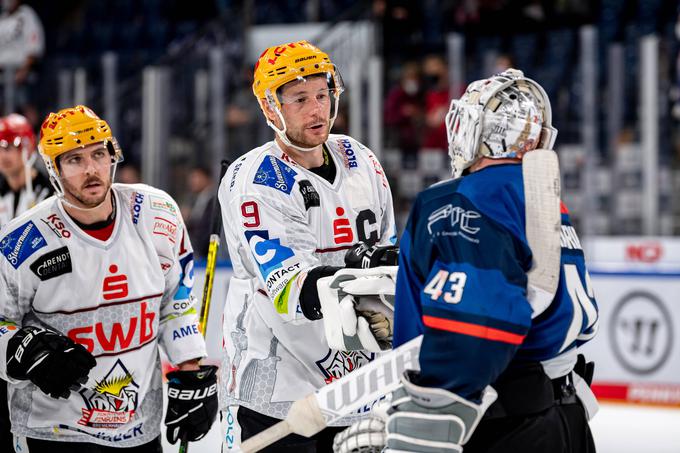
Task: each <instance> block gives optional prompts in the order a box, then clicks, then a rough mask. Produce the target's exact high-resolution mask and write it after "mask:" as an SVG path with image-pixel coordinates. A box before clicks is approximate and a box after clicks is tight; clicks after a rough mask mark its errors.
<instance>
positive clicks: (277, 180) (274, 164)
mask: <svg viewBox="0 0 680 453" xmlns="http://www.w3.org/2000/svg"><path fill="white" fill-rule="evenodd" d="M295 175H297V172H296V171H295V170H293V169H292V168H290V167H289V166H288V165H286V164H285V163H283V161H281V160H279V159H277V158H276V157H274V156H267V157H265V159H264V160H263V161H262V163H261V164H260V168H258V169H257V173H255V178H254V179H253V183H254V184H259V185H261V186H268V187H273V188H274V189H276V190H279V191H281V192H283V193H285V194H288V195H289V194H290V191H291V190H293V183H294V182H295Z"/></svg>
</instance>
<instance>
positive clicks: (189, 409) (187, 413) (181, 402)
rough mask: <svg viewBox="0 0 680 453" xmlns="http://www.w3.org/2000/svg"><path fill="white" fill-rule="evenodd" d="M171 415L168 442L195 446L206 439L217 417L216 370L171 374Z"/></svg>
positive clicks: (167, 416) (210, 367) (206, 368)
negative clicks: (179, 442)
mask: <svg viewBox="0 0 680 453" xmlns="http://www.w3.org/2000/svg"><path fill="white" fill-rule="evenodd" d="M167 377H168V412H167V414H165V425H166V426H167V433H166V434H167V438H168V442H170V443H171V444H174V443H175V442H177V440H178V439H186V440H188V441H189V442H195V441H197V440H199V439H201V438H202V437H203V436H205V435H206V434H207V433H208V431H210V427H211V426H212V424H213V422H214V421H215V416H216V415H217V367H216V366H213V365H202V366H201V367H200V370H180V371H173V372H170V373H168V375H167Z"/></svg>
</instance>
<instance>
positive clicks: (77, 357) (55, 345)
mask: <svg viewBox="0 0 680 453" xmlns="http://www.w3.org/2000/svg"><path fill="white" fill-rule="evenodd" d="M95 365H97V361H96V360H95V358H94V357H93V356H92V354H90V353H89V352H88V351H87V349H85V348H84V347H82V346H81V345H79V344H78V343H75V342H74V341H73V340H71V339H70V338H68V337H66V336H64V335H61V334H58V333H57V332H54V331H51V330H47V329H45V328H42V327H34V326H26V327H24V328H22V329H20V330H19V331H18V332H17V333H16V334H15V335H14V336H13V337H12V338H11V339H10V340H9V342H8V343H7V375H8V376H9V377H11V378H12V379H17V380H30V381H31V382H32V383H34V384H35V385H36V386H38V388H39V389H40V390H42V391H43V392H44V393H46V394H48V395H50V396H51V397H52V398H59V397H61V398H68V397H69V395H70V390H77V389H78V388H79V387H80V384H84V383H85V382H87V375H88V373H89V372H90V370H91V369H92V368H94V366H95Z"/></svg>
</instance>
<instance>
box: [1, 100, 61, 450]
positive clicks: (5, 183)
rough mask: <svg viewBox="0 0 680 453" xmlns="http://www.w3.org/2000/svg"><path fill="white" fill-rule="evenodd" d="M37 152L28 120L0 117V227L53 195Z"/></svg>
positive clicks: (34, 138)
mask: <svg viewBox="0 0 680 453" xmlns="http://www.w3.org/2000/svg"><path fill="white" fill-rule="evenodd" d="M35 150H36V137H35V134H34V133H33V129H32V128H31V125H30V124H29V123H28V121H27V120H26V118H25V117H23V116H22V115H19V114H16V113H12V114H10V115H7V116H4V117H2V118H0V227H1V226H2V225H4V224H6V223H8V222H9V221H10V220H12V219H13V218H14V217H16V216H18V215H19V214H22V213H24V212H26V211H27V210H29V209H31V208H32V207H33V206H35V205H36V204H37V203H39V202H41V201H42V200H44V199H45V198H47V197H49V196H50V195H52V193H53V190H52V185H51V184H50V181H49V180H48V179H47V177H46V176H45V175H43V174H42V173H40V172H38V170H37V168H36V167H35V161H36V158H37V157H38V153H37V152H36V151H35ZM0 403H2V398H0ZM1 418H2V417H0V419H1ZM0 445H1V444H0Z"/></svg>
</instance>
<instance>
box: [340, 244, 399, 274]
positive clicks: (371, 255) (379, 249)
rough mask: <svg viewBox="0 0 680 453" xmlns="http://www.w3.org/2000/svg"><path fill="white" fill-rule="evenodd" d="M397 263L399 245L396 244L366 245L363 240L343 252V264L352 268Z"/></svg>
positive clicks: (394, 264) (393, 264)
mask: <svg viewBox="0 0 680 453" xmlns="http://www.w3.org/2000/svg"><path fill="white" fill-rule="evenodd" d="M398 264H399V247H397V246H396V245H368V244H367V243H365V242H358V243H356V244H354V245H353V246H352V248H351V249H349V250H348V251H347V253H346V254H345V266H346V267H351V268H354V269H367V268H369V267H378V266H397V265H398Z"/></svg>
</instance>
